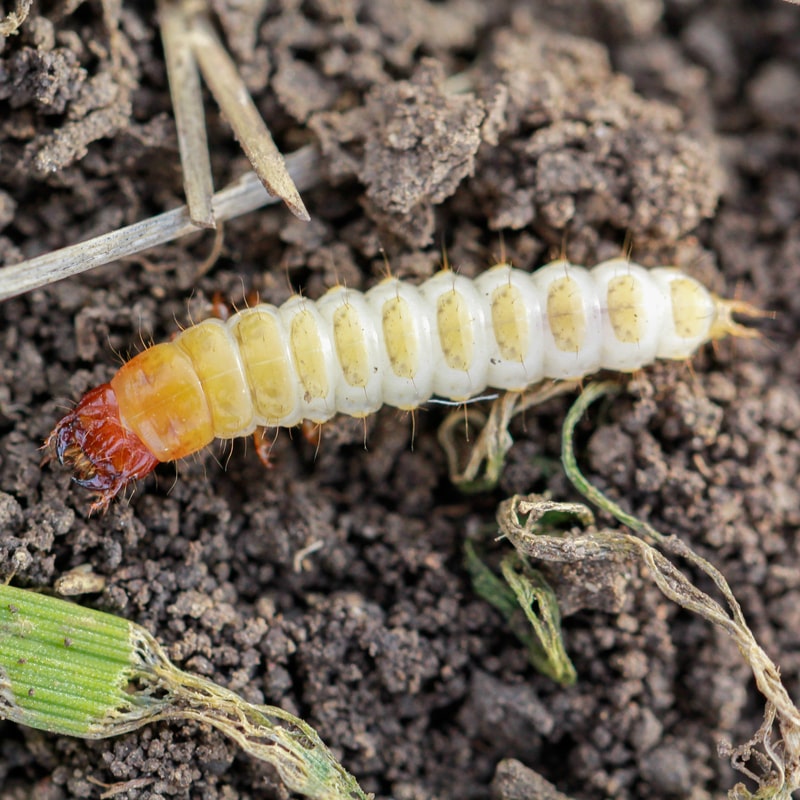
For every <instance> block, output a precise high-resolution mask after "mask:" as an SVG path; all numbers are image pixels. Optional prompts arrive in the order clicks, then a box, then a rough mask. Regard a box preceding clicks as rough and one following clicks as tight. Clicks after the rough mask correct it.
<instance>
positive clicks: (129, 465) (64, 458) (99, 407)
mask: <svg viewBox="0 0 800 800" xmlns="http://www.w3.org/2000/svg"><path fill="white" fill-rule="evenodd" d="M45 447H46V448H47V450H48V451H49V453H50V455H51V457H52V456H55V457H56V458H58V460H59V462H60V463H61V464H66V465H67V466H68V467H70V468H71V469H72V472H73V475H72V479H73V480H74V481H75V482H76V483H78V484H80V485H81V486H84V487H85V488H87V489H90V490H91V491H93V492H97V493H98V498H97V500H95V502H94V503H92V506H91V509H90V511H91V512H94V511H104V510H105V509H106V508H108V505H109V503H110V502H111V501H112V500H113V499H114V497H116V495H117V494H119V492H120V491H122V489H124V488H125V487H126V486H127V485H128V484H129V483H131V482H132V481H135V480H138V479H139V478H143V477H144V476H145V475H148V474H149V473H151V472H152V471H153V470H154V469H155V468H156V465H157V464H158V463H159V461H158V459H157V458H156V457H155V456H154V455H153V454H152V453H151V452H150V451H149V450H148V449H147V447H145V445H144V444H143V443H142V441H141V440H140V439H139V437H138V436H137V435H136V434H135V433H133V432H131V431H130V430H128V429H127V428H126V427H124V426H123V424H122V422H121V420H120V415H119V404H118V403H117V396H116V393H115V392H114V389H113V388H112V387H111V384H109V383H104V384H102V385H101V386H98V387H97V388H96V389H92V390H91V391H89V392H87V393H86V394H85V395H84V396H83V397H82V398H81V400H80V402H79V403H78V405H77V406H75V408H74V409H73V410H72V411H70V413H69V414H67V415H66V416H65V417H64V418H63V419H62V420H61V421H60V422H59V423H58V425H56V427H55V429H54V430H53V432H52V433H51V434H50V436H49V437H48V439H47V442H46V444H45Z"/></svg>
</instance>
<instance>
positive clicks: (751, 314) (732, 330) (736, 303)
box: [709, 295, 775, 341]
mask: <svg viewBox="0 0 800 800" xmlns="http://www.w3.org/2000/svg"><path fill="white" fill-rule="evenodd" d="M714 303H715V305H716V311H717V318H716V319H715V320H714V324H713V325H712V326H711V332H710V333H709V339H711V340H712V341H716V340H717V339H724V338H725V337H726V336H735V337H737V338H739V339H760V338H761V336H762V335H763V334H762V333H761V331H759V330H758V329H757V328H751V327H750V326H748V325H743V324H742V323H740V322H737V321H736V320H735V319H734V316H733V315H734V314H739V315H741V316H743V317H746V318H748V319H775V312H774V311H764V310H763V309H761V308H757V307H756V306H754V305H752V304H750V303H748V302H746V301H745V300H727V299H726V298H724V297H718V296H717V295H714Z"/></svg>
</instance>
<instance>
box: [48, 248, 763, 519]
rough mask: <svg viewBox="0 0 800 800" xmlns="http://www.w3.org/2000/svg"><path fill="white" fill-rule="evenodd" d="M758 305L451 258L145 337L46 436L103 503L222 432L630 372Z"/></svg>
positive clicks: (672, 279) (689, 349)
mask: <svg viewBox="0 0 800 800" xmlns="http://www.w3.org/2000/svg"><path fill="white" fill-rule="evenodd" d="M752 311H753V310H752V309H751V308H750V307H749V306H748V305H747V304H744V303H739V302H737V301H731V300H725V299H722V298H720V297H717V296H716V295H714V294H712V293H711V292H709V291H708V290H707V289H706V288H704V287H703V286H702V285H701V284H700V283H698V282H697V281H696V280H694V279H693V278H690V277H689V276H687V275H685V274H684V273H682V272H680V271H679V270H677V269H673V268H658V269H654V270H650V271H648V270H645V269H644V268H642V267H640V266H638V265H637V264H632V263H630V262H629V261H627V260H625V259H615V260H612V261H606V262H604V263H602V264H599V265H597V266H595V267H594V268H593V269H591V270H589V269H586V268H584V267H579V266H575V265H572V264H569V263H568V262H566V261H563V260H562V261H555V262H553V263H551V264H548V265H547V266H545V267H542V268H541V269H539V270H537V271H535V272H533V273H527V272H524V271H522V270H519V269H514V268H512V267H510V266H509V265H507V264H499V265H497V266H495V267H493V268H492V269H489V270H488V271H486V272H484V273H483V274H482V275H480V276H479V277H478V278H476V279H474V280H470V279H468V278H466V277H464V276H461V275H458V274H457V273H455V272H452V271H449V270H444V271H442V272H439V273H438V274H436V275H434V276H433V277H432V278H430V279H429V280H427V281H425V282H424V283H423V284H422V285H421V286H419V287H417V286H413V285H411V284H409V283H406V282H403V281H400V280H397V279H396V278H388V279H386V280H384V281H383V282H381V283H379V284H378V285H377V286H375V287H373V288H372V289H370V290H369V291H368V292H366V293H365V294H362V293H361V292H357V291H353V290H351V289H347V288H344V287H341V286H339V287H336V288H334V289H331V290H330V291H329V292H328V293H327V294H325V295H324V296H323V297H322V298H321V299H320V300H318V301H316V302H314V301H311V300H308V299H306V298H304V297H300V296H294V297H292V298H291V299H289V300H288V301H287V302H286V303H284V304H283V305H282V306H280V307H275V306H272V305H267V304H261V305H257V306H255V307H252V308H246V309H244V310H242V311H239V312H238V313H237V314H235V315H233V316H232V317H231V318H230V319H228V320H227V321H226V322H222V321H220V320H217V319H209V320H206V321H204V322H201V323H200V324H198V325H195V326H193V327H190V328H187V329H186V330H184V331H183V332H182V333H181V334H179V335H178V336H177V337H176V338H175V339H174V340H173V341H171V342H167V343H164V344H157V345H155V346H153V347H150V348H148V349H146V350H144V351H143V352H141V353H139V354H138V355H137V356H136V357H135V358H133V359H131V360H130V361H128V362H127V363H126V364H124V365H123V366H122V367H121V368H120V370H119V371H118V372H117V374H116V375H115V376H114V377H113V378H112V379H111V381H110V383H106V384H103V385H102V386H99V387H97V388H96V389H93V390H91V391H89V392H88V393H87V394H86V395H85V396H84V397H83V398H82V399H81V401H80V402H79V403H78V405H77V406H76V408H75V409H74V410H73V411H71V412H70V413H69V414H67V415H66V416H65V417H64V418H63V419H62V420H61V421H60V422H59V423H58V425H57V426H56V428H55V430H54V431H53V432H52V434H51V435H50V437H49V439H48V441H47V446H48V447H49V450H50V452H51V453H54V454H55V455H56V456H57V457H58V459H59V461H60V462H61V463H62V464H68V465H69V466H70V467H71V468H72V470H73V477H74V480H76V481H77V482H78V483H79V484H80V485H81V486H84V487H86V488H88V489H90V490H92V491H94V492H96V493H97V494H98V498H97V500H96V501H95V503H94V504H93V506H92V509H93V510H97V509H104V508H106V507H107V506H108V504H109V502H110V501H111V499H112V498H113V497H114V496H115V495H116V494H117V493H118V492H119V491H120V490H122V489H123V488H124V487H125V486H126V485H127V484H128V483H130V482H131V481H133V480H136V479H139V478H141V477H143V476H144V475H147V474H148V473H149V472H151V471H152V470H153V469H154V468H155V467H156V465H157V464H158V463H159V462H161V461H173V460H176V459H179V458H183V457H184V456H187V455H189V454H191V453H194V452H196V451H198V450H200V449H202V448H204V447H205V446H206V445H208V444H209V443H210V442H211V441H212V440H214V439H215V438H219V439H231V438H234V437H238V436H245V435H248V434H250V433H252V432H253V431H254V430H255V429H256V427H257V426H292V425H296V424H298V423H299V422H301V421H302V420H311V421H313V422H319V423H321V422H325V421H326V420H328V419H330V418H331V417H332V416H333V415H334V414H337V413H342V414H349V415H351V416H354V417H363V416H366V415H367V414H371V413H373V412H374V411H376V410H377V409H378V408H380V407H381V406H382V405H390V406H395V407H397V408H401V409H414V408H417V407H418V406H420V405H422V404H423V403H425V402H426V401H428V400H429V399H430V398H431V397H432V396H434V395H438V396H439V397H442V398H446V399H449V400H453V401H464V400H467V399H468V398H470V397H472V396H474V395H476V394H478V393H480V392H482V391H483V390H484V389H486V388H487V387H492V388H495V389H508V390H523V389H525V388H527V387H529V386H531V385H533V384H535V383H537V382H539V381H541V380H543V379H545V378H551V379H565V378H579V377H583V376H586V375H590V374H591V373H594V372H597V371H598V370H600V369H611V370H617V371H622V372H631V371H633V370H637V369H640V368H642V367H645V366H647V365H648V364H650V363H652V362H653V361H654V360H656V359H685V358H688V357H689V356H691V355H692V354H693V353H694V352H695V351H696V350H697V349H698V348H699V347H700V346H701V345H702V344H703V343H704V342H707V341H709V340H715V339H720V338H722V337H724V336H727V335H731V334H732V335H750V334H751V331H750V329H747V328H744V327H743V326H741V325H739V324H738V323H736V322H735V321H734V320H733V318H732V315H733V313H734V312H744V313H751V312H752Z"/></svg>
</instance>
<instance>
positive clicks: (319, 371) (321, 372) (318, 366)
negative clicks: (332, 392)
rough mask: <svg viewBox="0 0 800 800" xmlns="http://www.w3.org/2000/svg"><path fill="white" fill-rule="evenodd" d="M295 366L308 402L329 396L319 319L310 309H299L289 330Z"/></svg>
mask: <svg viewBox="0 0 800 800" xmlns="http://www.w3.org/2000/svg"><path fill="white" fill-rule="evenodd" d="M289 346H290V347H291V348H292V357H293V358H294V366H295V369H296V370H297V375H298V377H299V378H300V383H301V384H302V385H303V397H304V399H305V401H306V402H307V403H310V402H311V401H312V400H317V399H319V398H320V397H327V396H328V389H329V386H328V372H327V369H326V365H325V354H324V353H323V351H322V343H321V341H320V338H319V328H318V327H317V320H316V318H315V317H314V315H313V314H312V313H311V312H310V311H298V312H297V314H295V315H294V317H292V325H291V330H290V331H289Z"/></svg>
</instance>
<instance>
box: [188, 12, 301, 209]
mask: <svg viewBox="0 0 800 800" xmlns="http://www.w3.org/2000/svg"><path fill="white" fill-rule="evenodd" d="M189 27H190V36H191V46H192V50H193V52H194V56H195V58H196V59H197V63H198V64H199V65H200V70H201V72H202V73H203V79H204V80H205V82H206V84H207V85H208V88H209V89H210V90H211V94H212V95H214V99H215V100H216V101H217V103H218V105H219V107H220V110H221V111H222V113H223V114H224V115H225V117H226V118H227V120H228V122H229V123H230V126H231V128H233V132H234V133H235V134H236V138H237V139H238V140H239V144H240V145H241V146H242V149H243V150H244V152H245V155H246V156H247V158H248V159H249V160H250V163H251V164H252V165H253V169H254V170H255V171H256V174H257V175H258V177H259V178H260V179H261V181H262V183H263V184H264V186H265V187H266V189H267V191H268V192H269V193H270V194H273V195H275V196H276V197H280V198H281V199H282V200H283V201H284V202H285V203H286V205H287V206H288V207H289V209H290V211H291V212H292V213H293V214H294V215H295V216H296V217H298V218H299V219H302V220H305V221H306V222H307V221H308V220H310V219H311V217H310V216H309V214H308V211H306V207H305V205H304V204H303V201H302V199H301V198H300V193H299V191H298V190H297V187H296V186H295V184H294V182H293V181H292V177H291V175H290V174H289V172H288V170H287V169H286V164H285V163H284V160H283V156H282V155H281V154H280V151H279V150H278V148H277V147H276V146H275V142H274V141H273V139H272V135H271V134H270V132H269V130H268V129H267V126H266V124H265V123H264V120H263V119H262V118H261V115H260V114H259V113H258V109H257V108H256V106H255V103H254V102H253V100H252V98H251V97H250V93H249V92H248V91H247V86H245V83H244V81H243V80H242V78H241V76H240V75H239V71H238V70H237V68H236V64H235V63H234V62H233V60H232V59H231V57H230V56H229V55H228V52H227V51H226V50H225V47H224V46H223V44H222V42H221V41H220V40H219V37H218V36H217V34H216V31H215V30H214V27H213V26H212V24H211V21H210V20H209V18H208V17H207V16H206V15H205V14H203V13H198V14H195V15H193V16H192V17H191V19H190V20H189Z"/></svg>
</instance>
